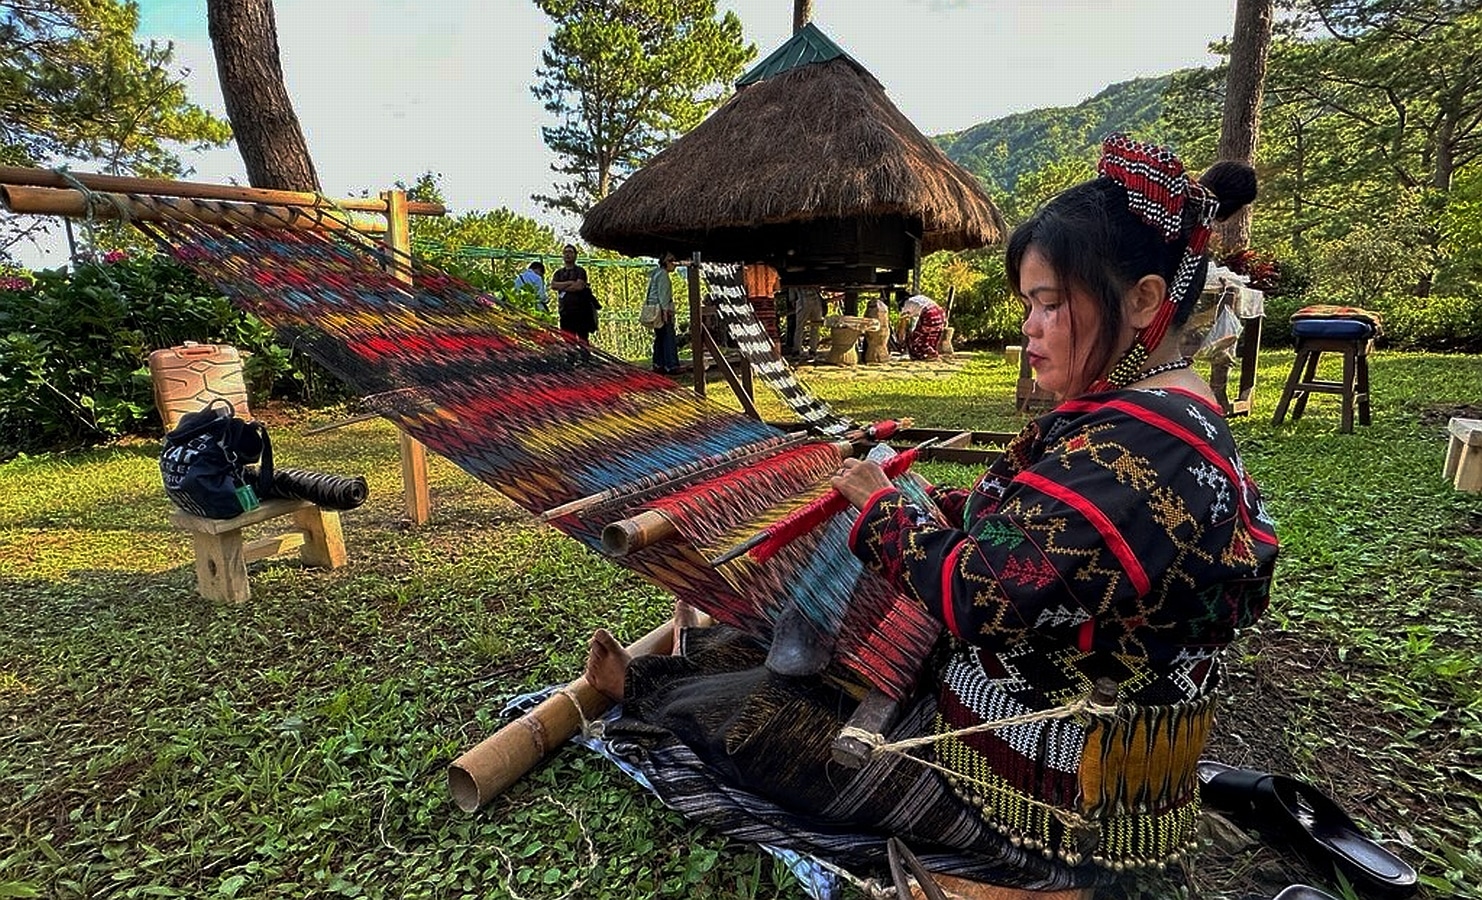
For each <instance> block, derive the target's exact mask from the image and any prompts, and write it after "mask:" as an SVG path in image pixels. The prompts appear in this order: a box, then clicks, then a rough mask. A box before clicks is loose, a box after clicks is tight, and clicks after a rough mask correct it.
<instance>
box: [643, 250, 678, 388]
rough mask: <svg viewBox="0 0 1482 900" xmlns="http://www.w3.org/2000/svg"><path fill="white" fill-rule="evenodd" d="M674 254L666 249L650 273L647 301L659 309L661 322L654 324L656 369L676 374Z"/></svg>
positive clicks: (666, 373)
mask: <svg viewBox="0 0 1482 900" xmlns="http://www.w3.org/2000/svg"><path fill="white" fill-rule="evenodd" d="M675 264H676V260H675V258H674V254H673V253H668V252H665V253H664V255H662V256H660V257H659V264H658V265H657V266H654V269H653V271H652V272H650V273H649V275H648V296H647V298H646V302H647V303H650V304H653V305H656V306H658V308H659V322H658V324H657V325H656V326H654V371H655V372H660V373H662V374H664V375H673V374H675V373H676V372H678V371H679V345H678V343H677V342H676V339H675V336H674V282H673V281H672V280H670V278H669V273H671V272H673V271H674V266H675Z"/></svg>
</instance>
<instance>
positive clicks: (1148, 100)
mask: <svg viewBox="0 0 1482 900" xmlns="http://www.w3.org/2000/svg"><path fill="white" fill-rule="evenodd" d="M1173 77H1174V76H1173V75H1172V74H1169V75H1159V76H1150V77H1144V78H1133V79H1131V80H1128V81H1122V82H1118V83H1116V84H1113V85H1109V86H1108V87H1106V88H1104V89H1102V90H1101V91H1100V92H1099V93H1097V94H1096V95H1094V96H1092V97H1089V98H1087V99H1086V100H1083V101H1081V102H1080V103H1078V104H1076V105H1074V106H1052V107H1045V108H1042V109H1035V110H1029V111H1028V112H1020V113H1013V114H1011V115H1007V116H1002V117H1000V118H997V119H991V120H989V121H987V122H980V123H979V124H977V125H972V126H970V127H968V128H965V129H963V130H961V131H954V132H949V133H947V134H940V135H933V136H932V138H931V139H932V140H933V141H935V142H936V144H937V146H939V147H941V148H942V151H943V152H945V153H946V154H947V157H948V158H949V159H951V160H952V161H953V162H955V163H957V164H958V165H960V166H962V167H963V168H965V169H967V170H968V171H970V172H972V173H973V174H974V175H976V176H978V178H979V179H980V180H982V182H983V185H984V187H986V188H987V189H988V191H989V192H990V193H994V194H996V195H999V196H1002V195H1004V194H1011V193H1013V191H1014V188H1015V186H1016V185H1017V184H1018V182H1019V178H1020V177H1021V176H1023V175H1025V174H1027V173H1029V172H1033V171H1035V170H1037V169H1040V168H1042V167H1044V166H1045V165H1047V164H1048V163H1051V162H1054V161H1056V160H1059V159H1063V158H1065V157H1066V156H1067V155H1079V154H1081V152H1082V151H1085V153H1086V154H1087V155H1091V154H1093V153H1094V150H1095V148H1096V147H1097V146H1099V145H1100V143H1101V139H1102V138H1103V137H1105V136H1106V134H1107V133H1109V132H1112V131H1127V132H1135V131H1139V130H1141V129H1143V128H1145V127H1146V126H1148V125H1151V124H1153V123H1154V122H1156V121H1157V120H1158V119H1159V118H1160V117H1161V116H1162V114H1163V94H1164V92H1165V91H1166V90H1167V89H1168V85H1169V83H1170V82H1171V81H1172V79H1173Z"/></svg>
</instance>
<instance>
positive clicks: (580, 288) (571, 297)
mask: <svg viewBox="0 0 1482 900" xmlns="http://www.w3.org/2000/svg"><path fill="white" fill-rule="evenodd" d="M561 259H562V261H564V262H565V265H563V266H562V267H561V268H559V269H557V270H556V275H555V277H554V278H552V279H551V288H552V290H554V291H556V296H557V297H558V298H559V299H558V302H557V304H556V306H557V310H558V311H559V313H560V319H561V330H562V331H569V332H571V333H572V334H574V335H576V336H577V337H579V338H581V339H582V340H584V341H590V340H591V339H592V332H594V331H596V330H597V310H599V309H601V308H602V305H601V304H600V303H598V302H597V295H596V294H593V293H592V289H591V288H590V287H588V286H587V270H586V269H583V268H582V267H581V266H579V265H577V264H576V247H575V245H573V244H567V245H566V246H565V247H564V248H562V250H561Z"/></svg>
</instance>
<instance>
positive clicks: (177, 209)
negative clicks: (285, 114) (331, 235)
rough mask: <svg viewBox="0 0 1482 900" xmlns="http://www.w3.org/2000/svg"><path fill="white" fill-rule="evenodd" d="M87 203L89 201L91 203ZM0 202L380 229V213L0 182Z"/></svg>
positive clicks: (210, 220) (107, 215) (89, 212)
mask: <svg viewBox="0 0 1482 900" xmlns="http://www.w3.org/2000/svg"><path fill="white" fill-rule="evenodd" d="M90 201H91V202H90ZM0 204H3V205H4V206H5V208H6V209H9V210H10V211H11V212H13V213H27V214H34V215H44V216H67V217H69V218H75V219H85V218H94V219H125V218H126V219H129V220H136V221H141V222H163V221H167V220H170V219H177V220H178V219H188V220H190V221H194V222H203V223H205V224H208V225H253V226H264V227H268V228H298V229H304V230H318V231H344V230H347V229H348V230H353V231H361V232H371V233H374V232H380V231H384V230H385V228H386V226H385V224H384V223H383V222H382V221H381V220H380V218H379V217H371V216H366V215H364V214H360V215H354V216H352V217H351V219H350V221H349V222H348V224H347V223H346V221H345V220H344V218H342V217H341V216H337V215H332V214H331V213H330V211H328V210H324V209H322V208H321V209H311V208H308V207H298V206H270V205H254V206H247V205H244V204H241V203H230V202H227V201H221V200H197V199H192V198H189V197H152V196H144V195H129V194H112V193H107V192H102V191H95V192H94V193H93V194H92V195H91V197H89V196H88V195H85V194H83V193H81V192H80V191H77V190H73V189H65V190H64V189H58V188H48V187H27V186H24V185H13V184H12V185H0Z"/></svg>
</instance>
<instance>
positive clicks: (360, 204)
mask: <svg viewBox="0 0 1482 900" xmlns="http://www.w3.org/2000/svg"><path fill="white" fill-rule="evenodd" d="M69 179H71V180H69ZM74 181H75V182H76V183H77V184H80V185H82V186H83V187H85V188H87V189H88V190H91V191H114V192H117V193H121V194H152V195H155V196H160V197H195V198H198V199H202V200H228V201H232V202H236V203H264V204H267V205H269V206H308V207H315V208H319V209H350V210H355V211H357V212H373V213H382V214H384V213H385V212H386V211H387V209H386V201H385V200H383V199H374V198H370V197H346V198H344V199H334V200H331V199H329V198H328V197H321V196H319V195H318V194H311V193H307V192H305V191H279V190H270V189H267V188H253V187H239V186H234V185H221V184H202V183H200V182H192V181H167V180H165V179H163V178H132V177H127V176H120V175H94V174H92V173H88V172H68V173H67V175H66V177H64V176H63V175H62V173H60V172H56V171H53V170H51V169H31V168H25V167H23V166H0V185H3V184H15V185H26V186H30V187H47V188H67V189H72V190H75V189H76V185H74V184H73V182H74ZM406 211H407V213H408V215H413V216H441V215H444V214H446V213H447V208H446V207H445V206H443V205H442V204H441V203H426V202H408V203H407V210H406Z"/></svg>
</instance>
